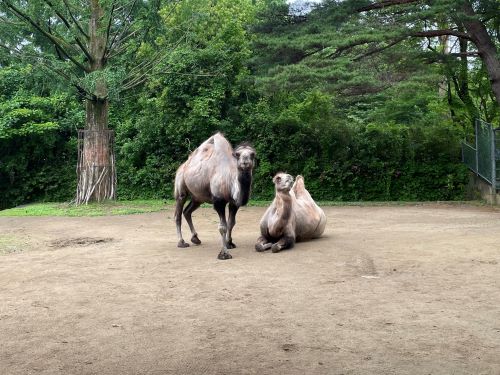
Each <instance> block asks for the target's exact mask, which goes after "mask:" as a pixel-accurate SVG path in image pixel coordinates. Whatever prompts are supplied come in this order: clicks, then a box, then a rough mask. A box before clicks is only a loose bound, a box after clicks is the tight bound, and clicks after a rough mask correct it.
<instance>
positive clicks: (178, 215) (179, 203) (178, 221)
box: [174, 195, 189, 247]
mask: <svg viewBox="0 0 500 375" xmlns="http://www.w3.org/2000/svg"><path fill="white" fill-rule="evenodd" d="M186 199H187V197H186V196H185V195H180V196H178V197H176V198H175V213H174V220H175V226H176V227H177V238H178V239H179V242H177V247H189V244H188V243H186V242H184V239H183V238H182V230H181V225H182V208H183V207H184V203H186Z"/></svg>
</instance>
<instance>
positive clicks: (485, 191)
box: [467, 172, 500, 204]
mask: <svg viewBox="0 0 500 375" xmlns="http://www.w3.org/2000/svg"><path fill="white" fill-rule="evenodd" d="M467 198H469V199H483V200H485V201H486V202H488V203H489V204H500V194H498V193H497V191H496V189H494V188H493V187H492V186H491V184H490V183H489V182H487V181H485V180H484V179H482V178H481V177H479V176H477V175H476V174H475V173H473V172H471V173H470V178H469V186H467Z"/></svg>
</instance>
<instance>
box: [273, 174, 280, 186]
mask: <svg viewBox="0 0 500 375" xmlns="http://www.w3.org/2000/svg"><path fill="white" fill-rule="evenodd" d="M273 182H274V183H275V184H279V183H280V182H281V177H280V176H276V177H274V178H273Z"/></svg>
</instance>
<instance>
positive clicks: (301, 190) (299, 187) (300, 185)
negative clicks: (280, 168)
mask: <svg viewBox="0 0 500 375" xmlns="http://www.w3.org/2000/svg"><path fill="white" fill-rule="evenodd" d="M292 190H293V192H294V193H295V196H296V197H297V198H298V197H300V196H301V195H304V194H306V193H307V190H306V185H305V183H304V177H302V176H301V175H300V174H299V175H298V176H297V177H295V182H294V184H293V186H292ZM307 195H309V193H307Z"/></svg>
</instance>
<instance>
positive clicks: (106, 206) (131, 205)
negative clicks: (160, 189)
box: [0, 200, 173, 216]
mask: <svg viewBox="0 0 500 375" xmlns="http://www.w3.org/2000/svg"><path fill="white" fill-rule="evenodd" d="M172 205H173V201H165V200H134V201H107V202H102V203H89V204H87V205H81V206H76V205H74V204H71V203H54V202H48V203H33V204H27V205H23V206H19V207H14V208H10V209H7V210H3V211H0V216H106V215H130V214H142V213H147V212H157V211H161V210H165V209H167V208H171V206H172Z"/></svg>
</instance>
